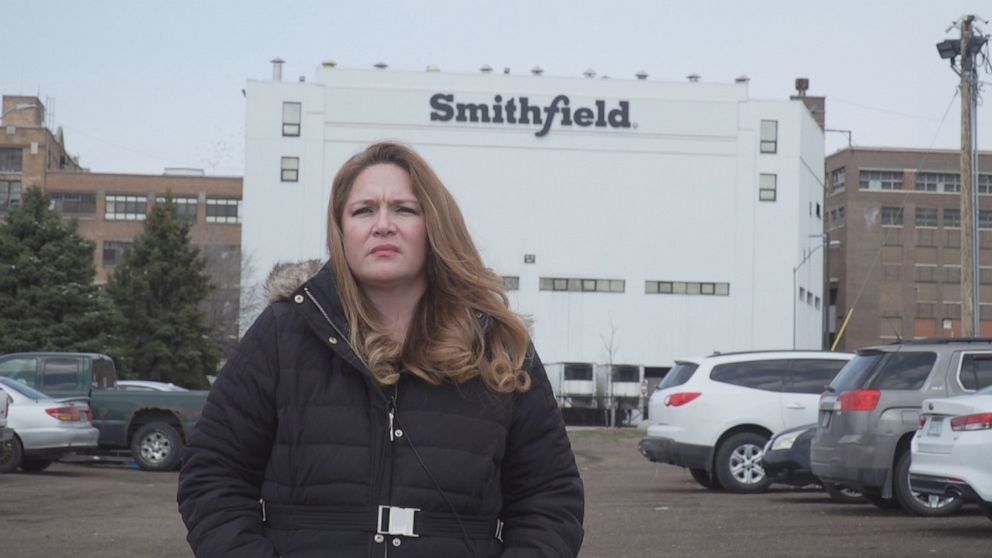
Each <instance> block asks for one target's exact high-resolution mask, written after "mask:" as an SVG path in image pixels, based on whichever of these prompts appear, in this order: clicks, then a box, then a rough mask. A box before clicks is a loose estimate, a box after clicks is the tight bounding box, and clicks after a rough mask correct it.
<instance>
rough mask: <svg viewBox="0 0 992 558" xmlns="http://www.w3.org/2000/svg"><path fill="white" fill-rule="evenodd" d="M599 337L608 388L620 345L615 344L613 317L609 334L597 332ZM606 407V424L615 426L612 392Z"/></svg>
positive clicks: (615, 333) (609, 394)
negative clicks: (604, 359)
mask: <svg viewBox="0 0 992 558" xmlns="http://www.w3.org/2000/svg"><path fill="white" fill-rule="evenodd" d="M599 339H600V341H602V343H603V351H604V352H605V353H606V373H607V378H606V382H605V384H606V386H607V390H608V391H610V392H612V390H610V382H611V380H612V377H613V363H614V361H615V360H616V356H617V353H618V352H620V347H619V345H618V344H617V326H616V325H615V324H614V323H613V317H612V316H610V329H609V335H604V334H602V333H601V334H599ZM606 408H607V411H606V412H607V425H608V426H611V427H612V426H616V403H615V401H614V400H613V397H612V393H608V394H607V395H606Z"/></svg>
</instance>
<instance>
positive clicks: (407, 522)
mask: <svg viewBox="0 0 992 558" xmlns="http://www.w3.org/2000/svg"><path fill="white" fill-rule="evenodd" d="M262 521H263V522H264V523H265V526H266V527H269V528H270V529H284V530H291V529H318V530H329V531H366V532H369V533H380V534H383V535H401V536H407V537H419V536H421V535H423V536H428V537H462V536H463V533H462V530H463V529H464V535H466V536H468V538H471V539H492V538H495V539H498V540H500V541H502V540H503V538H502V535H503V532H502V531H503V522H502V521H500V519H499V518H497V517H483V516H477V515H461V514H459V515H457V516H456V515H455V514H453V513H441V512H424V511H420V510H417V509H414V508H398V507H393V506H304V505H286V504H273V503H270V502H265V501H263V502H262Z"/></svg>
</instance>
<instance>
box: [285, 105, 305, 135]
mask: <svg viewBox="0 0 992 558" xmlns="http://www.w3.org/2000/svg"><path fill="white" fill-rule="evenodd" d="M302 112H303V111H302V108H301V105H300V103H290V102H286V103H283V104H282V135H284V136H287V137H290V136H291V137H298V136H299V135H300V116H301V113H302Z"/></svg>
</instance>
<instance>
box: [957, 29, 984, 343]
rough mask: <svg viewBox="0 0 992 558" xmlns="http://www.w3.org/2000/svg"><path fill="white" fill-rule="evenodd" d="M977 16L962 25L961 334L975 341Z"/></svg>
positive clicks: (977, 312) (977, 306) (978, 312)
mask: <svg viewBox="0 0 992 558" xmlns="http://www.w3.org/2000/svg"><path fill="white" fill-rule="evenodd" d="M974 20H975V16H972V15H969V16H965V18H964V19H963V20H962V21H961V334H962V335H963V336H964V337H974V336H976V335H977V334H978V332H979V331H980V329H979V320H980V319H981V305H980V302H979V299H978V291H979V289H978V283H979V277H980V276H979V274H978V273H979V272H978V269H977V268H978V254H979V251H978V240H979V236H980V235H979V234H978V233H977V230H976V229H977V228H978V227H977V224H978V222H977V221H978V219H977V213H978V211H977V210H978V199H977V198H978V191H977V189H976V188H975V180H974V163H975V161H974V160H973V159H972V157H973V156H974V153H973V149H972V146H973V145H974V139H975V125H974V124H975V123H974V106H975V104H976V103H975V101H976V93H977V92H978V89H977V88H976V87H975V85H976V81H977V77H978V76H977V72H976V70H975V55H976V54H977V49H974V50H973V49H972V48H969V47H971V45H972V43H973V39H974V36H973V35H974V31H973V29H972V27H971V24H972V22H973V21H974Z"/></svg>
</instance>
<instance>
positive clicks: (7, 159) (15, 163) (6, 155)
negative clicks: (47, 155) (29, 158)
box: [0, 147, 24, 172]
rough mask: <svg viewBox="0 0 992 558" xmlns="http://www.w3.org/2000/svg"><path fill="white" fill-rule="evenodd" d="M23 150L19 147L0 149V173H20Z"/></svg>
mask: <svg viewBox="0 0 992 558" xmlns="http://www.w3.org/2000/svg"><path fill="white" fill-rule="evenodd" d="M23 159H24V150H23V149H21V148H20V147H5V148H3V149H0V172H21V163H22V161H23Z"/></svg>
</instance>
